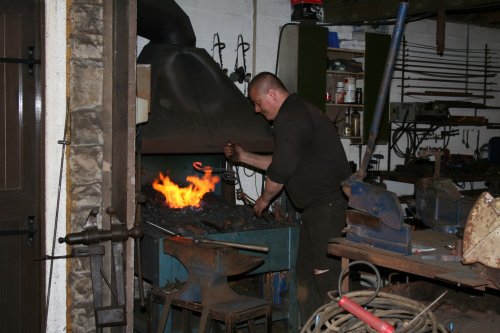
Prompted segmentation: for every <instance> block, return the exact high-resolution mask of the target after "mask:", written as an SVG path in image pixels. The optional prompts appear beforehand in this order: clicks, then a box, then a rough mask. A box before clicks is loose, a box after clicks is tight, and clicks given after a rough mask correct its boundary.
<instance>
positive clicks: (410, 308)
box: [300, 261, 448, 333]
mask: <svg viewBox="0 0 500 333" xmlns="http://www.w3.org/2000/svg"><path fill="white" fill-rule="evenodd" d="M357 264H364V265H367V266H369V267H371V268H372V269H373V270H374V271H375V273H376V275H377V284H378V285H377V289H376V290H375V291H365V290H363V291H353V292H349V293H346V294H344V296H346V297H348V298H349V299H351V300H352V301H354V302H356V303H358V304H360V305H364V307H365V309H366V310H367V311H369V312H371V313H372V314H373V315H375V316H377V317H378V318H380V319H382V320H384V321H386V322H387V323H389V324H391V325H392V326H393V327H395V328H396V331H395V332H396V333H406V332H408V333H410V332H411V333H425V332H432V333H438V332H439V333H446V332H448V330H447V329H446V328H445V327H444V326H443V325H441V324H439V323H438V322H437V321H436V317H435V316H434V314H433V313H432V312H431V311H430V310H427V311H425V313H423V314H422V315H420V316H419V317H418V318H416V320H413V319H414V318H415V317H417V316H418V315H419V314H420V313H421V312H422V311H424V310H425V308H426V306H425V305H423V304H421V303H420V302H417V301H414V300H412V299H409V298H406V297H403V296H398V295H394V294H389V293H386V292H381V291H379V289H380V285H381V280H380V273H379V272H378V270H377V268H376V267H375V266H373V265H372V264H370V263H368V262H366V261H353V262H351V263H350V264H349V265H348V266H347V267H345V268H344V269H343V270H342V273H341V274H340V276H339V285H340V283H341V281H342V278H343V276H344V275H345V273H346V271H347V269H348V268H349V267H351V266H353V265H357ZM339 291H340V288H339ZM334 294H335V293H333V292H330V293H329V296H330V298H332V301H331V302H329V303H327V304H324V305H322V306H321V307H319V308H318V309H317V310H316V311H315V312H314V313H313V315H312V316H311V317H309V320H308V321H307V323H306V324H305V325H304V326H303V327H302V330H301V331H300V332H301V333H319V332H339V333H347V332H349V333H362V332H369V333H372V332H373V333H377V331H375V330H374V329H372V328H371V327H370V326H368V325H367V324H365V323H364V322H362V321H361V320H359V319H357V318H356V317H354V316H353V315H352V314H350V313H349V312H347V311H346V310H345V309H344V308H342V307H340V306H339V305H338V302H339V300H340V297H336V296H335V295H334ZM339 294H340V296H342V292H341V291H340V292H339Z"/></svg>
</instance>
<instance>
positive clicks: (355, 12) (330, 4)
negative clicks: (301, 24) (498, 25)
mask: <svg viewBox="0 0 500 333" xmlns="http://www.w3.org/2000/svg"><path fill="white" fill-rule="evenodd" d="M399 2H400V1H397V0H358V1H352V0H326V1H325V4H324V10H325V23H331V24H338V25H348V24H349V25H352V24H356V23H357V24H362V23H363V22H374V21H380V20H388V19H394V18H395V17H396V13H397V10H398V7H399ZM409 3H410V7H409V10H408V15H409V16H410V17H411V16H419V15H424V14H431V15H435V14H436V13H437V12H438V10H439V9H441V8H444V9H445V10H446V11H457V10H463V9H472V8H475V7H482V6H491V5H497V6H498V2H496V1H491V0H419V1H410V2H409ZM485 14H488V12H485Z"/></svg>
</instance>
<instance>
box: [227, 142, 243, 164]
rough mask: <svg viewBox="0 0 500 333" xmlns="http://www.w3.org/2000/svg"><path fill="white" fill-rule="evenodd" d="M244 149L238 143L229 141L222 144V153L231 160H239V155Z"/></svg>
mask: <svg viewBox="0 0 500 333" xmlns="http://www.w3.org/2000/svg"><path fill="white" fill-rule="evenodd" d="M244 151H245V150H244V149H243V148H242V147H241V146H240V145H238V144H236V143H234V142H232V141H229V142H228V143H226V145H225V146H224V155H226V158H227V159H228V160H230V161H231V162H241V155H242V154H243V152H244Z"/></svg>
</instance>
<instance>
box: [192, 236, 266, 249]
mask: <svg viewBox="0 0 500 333" xmlns="http://www.w3.org/2000/svg"><path fill="white" fill-rule="evenodd" d="M193 242H195V243H210V244H219V245H226V246H229V247H232V248H235V249H241V250H250V251H255V252H262V253H268V252H269V247H267V246H263V245H251V244H242V243H233V242H225V241H217V240H213V239H205V238H194V239H193Z"/></svg>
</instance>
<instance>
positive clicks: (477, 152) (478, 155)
mask: <svg viewBox="0 0 500 333" xmlns="http://www.w3.org/2000/svg"><path fill="white" fill-rule="evenodd" d="M479 157H481V152H480V151H479V130H477V136H476V149H475V150H474V158H475V159H476V160H477V159H479Z"/></svg>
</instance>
